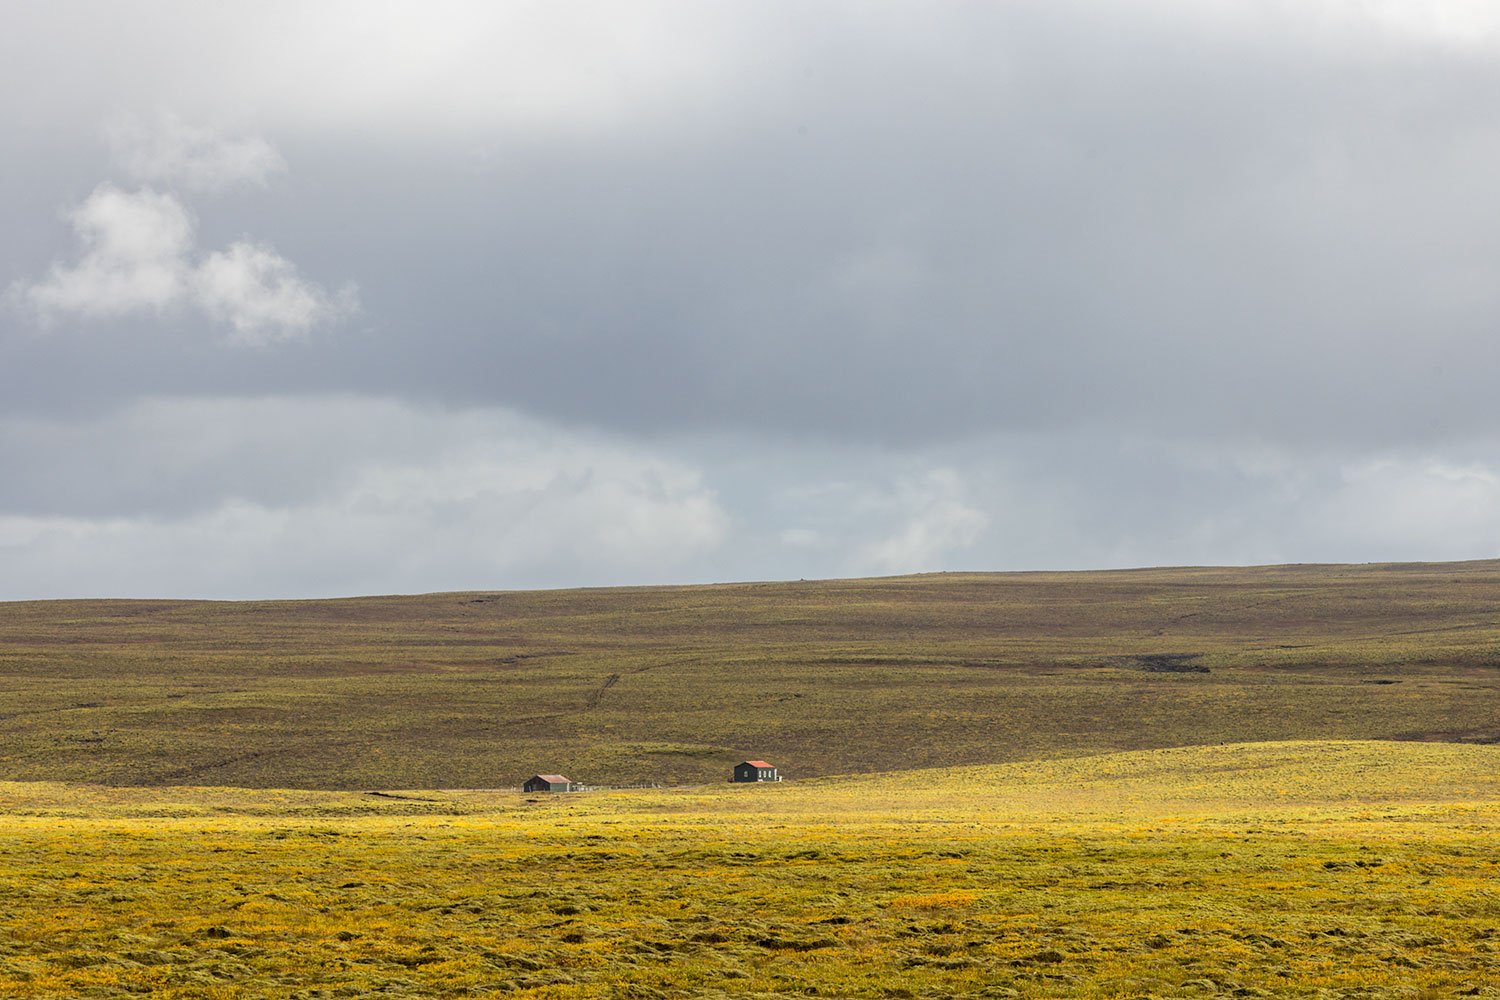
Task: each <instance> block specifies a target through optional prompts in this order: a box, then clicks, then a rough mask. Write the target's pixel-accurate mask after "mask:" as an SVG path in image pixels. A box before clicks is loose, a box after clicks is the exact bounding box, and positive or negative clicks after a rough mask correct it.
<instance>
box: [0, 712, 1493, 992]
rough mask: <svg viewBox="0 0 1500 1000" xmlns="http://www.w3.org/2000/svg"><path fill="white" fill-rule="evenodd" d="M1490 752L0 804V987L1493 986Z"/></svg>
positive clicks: (87, 791) (1363, 752)
mask: <svg viewBox="0 0 1500 1000" xmlns="http://www.w3.org/2000/svg"><path fill="white" fill-rule="evenodd" d="M1497 775H1500V749H1497V748H1491V747H1479V746H1466V747H1461V746H1446V745H1431V744H1390V743H1353V742H1342V743H1328V742H1324V743H1320V742H1300V743H1281V744H1261V745H1233V746H1222V747H1202V748H1187V749H1177V750H1158V751H1143V752H1136V753H1126V754H1117V755H1109V756H1103V757H1092V758H1071V759H1068V760H1062V761H1050V762H1026V763H1016V764H1009V765H999V766H990V767H967V768H957V769H941V770H933V771H916V772H910V773H907V774H900V775H895V774H888V775H865V776H855V777H849V778H829V779H822V780H815V781H807V782H798V783H785V784H782V785H780V786H763V787H749V786H746V787H729V786H717V787H714V788H712V789H668V790H662V791H646V792H617V793H585V794H576V795H560V796H525V795H522V794H520V793H515V792H477V791H471V792H410V793H405V794H406V796H407V797H405V798H385V797H377V796H370V795H362V794H359V793H352V792H313V791H276V790H252V789H198V788H165V789H140V788H136V789H120V788H106V787H100V786H68V785H56V784H26V783H12V784H6V785H0V995H3V996H7V997H50V996H77V997H120V996H128V995H139V994H142V993H148V992H149V993H150V994H151V995H153V996H160V997H222V998H227V997H246V996H256V997H358V996H367V995H394V996H483V995H516V996H523V997H526V996H529V997H551V998H593V997H681V996H732V997H762V998H764V997H791V996H799V997H800V996H819V995H821V996H853V997H870V998H875V997H890V996H895V997H1027V998H1043V997H1060V996H1067V997H1097V998H1104V997H1110V998H1124V997H1144V996H1150V997H1159V998H1168V997H1224V998H1228V997H1253V996H1287V997H1293V996H1295V997H1320V998H1350V1000H1352V998H1356V997H1361V998H1363V997H1385V996H1408V997H1451V996H1458V995H1487V996H1494V995H1497V992H1500V991H1497V990H1496V989H1495V986H1494V983H1495V982H1496V979H1495V977H1496V974H1497V973H1500V962H1497V952H1496V951H1495V950H1494V949H1495V948H1496V947H1497V946H1500V945H1497V942H1500V934H1497V931H1496V929H1495V923H1496V918H1497V917H1500V859H1497V856H1496V852H1495V850H1494V846H1495V843H1496V835H1497V833H1500V798H1497V793H1500V777H1497Z"/></svg>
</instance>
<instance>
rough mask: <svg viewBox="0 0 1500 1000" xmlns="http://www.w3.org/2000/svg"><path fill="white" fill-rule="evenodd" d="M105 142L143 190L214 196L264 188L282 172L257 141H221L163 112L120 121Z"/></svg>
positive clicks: (272, 151)
mask: <svg viewBox="0 0 1500 1000" xmlns="http://www.w3.org/2000/svg"><path fill="white" fill-rule="evenodd" d="M105 138H106V139H107V141H108V142H109V147H110V153H111V155H112V157H113V159H114V161H115V163H116V165H118V166H119V167H120V168H121V169H122V170H124V171H125V172H126V173H128V174H129V175H130V176H131V177H133V178H135V179H136V180H138V181H142V182H145V183H147V184H165V185H168V186H179V187H182V188H186V189H187V190H190V191H201V192H207V193H215V192H219V191H223V190H225V189H227V188H231V187H235V186H237V185H242V184H246V185H252V186H257V187H264V186H265V184H266V180H267V178H268V177H269V176H270V175H271V174H274V173H280V172H282V171H285V170H286V161H285V160H284V159H282V157H281V154H280V153H279V152H277V151H276V148H275V147H274V146H272V145H271V144H270V143H269V142H267V141H266V140H265V139H263V138H261V137H260V136H254V135H252V136H239V137H229V136H224V135H221V134H220V133H218V132H216V131H215V130H213V129H211V128H206V127H203V126H197V125H190V124H188V123H187V122H184V121H183V120H182V119H181V118H178V117H177V116H176V115H174V114H172V113H171V112H168V111H161V112H158V113H157V115H156V116H155V118H154V120H151V121H147V120H146V119H143V118H141V117H139V116H136V115H121V116H119V117H117V118H115V119H114V120H113V121H111V122H110V123H109V125H108V126H106V128H105Z"/></svg>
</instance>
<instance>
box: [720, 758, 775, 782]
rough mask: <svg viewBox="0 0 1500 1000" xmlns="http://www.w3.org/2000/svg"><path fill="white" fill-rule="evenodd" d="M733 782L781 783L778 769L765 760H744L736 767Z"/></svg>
mask: <svg viewBox="0 0 1500 1000" xmlns="http://www.w3.org/2000/svg"><path fill="white" fill-rule="evenodd" d="M730 780H731V781H780V780H781V777H780V776H779V775H778V774H777V773H776V768H774V767H772V766H771V765H770V764H767V763H766V762H765V761H763V760H742V761H740V762H739V763H738V764H736V765H734V777H733V778H731V779H730Z"/></svg>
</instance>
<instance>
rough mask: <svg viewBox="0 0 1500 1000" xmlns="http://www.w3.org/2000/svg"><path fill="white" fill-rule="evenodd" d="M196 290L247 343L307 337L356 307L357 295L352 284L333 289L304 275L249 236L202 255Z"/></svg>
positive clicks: (213, 313)
mask: <svg viewBox="0 0 1500 1000" xmlns="http://www.w3.org/2000/svg"><path fill="white" fill-rule="evenodd" d="M193 294H194V296H195V297H196V301H197V303H198V305H199V306H200V307H202V309H203V311H204V312H206V313H207V314H208V315H209V316H210V317H211V318H212V319H214V320H215V321H217V322H219V323H222V324H225V325H227V326H229V327H231V328H232V329H233V330H234V339H236V340H238V341H240V342H242V343H247V344H264V343H269V342H271V341H276V340H289V339H292V338H296V337H302V336H306V335H307V334H308V333H309V332H310V331H311V330H313V329H314V328H315V327H319V326H324V325H327V324H330V323H332V322H334V321H336V320H339V319H342V318H343V317H345V316H348V315H349V314H351V313H352V312H354V311H355V309H356V308H357V306H358V298H359V297H358V292H357V291H356V289H355V287H354V285H352V284H346V285H345V286H344V287H343V288H341V289H340V290H339V291H338V292H336V293H330V292H328V291H327V290H326V289H324V288H323V287H322V286H320V285H317V284H315V283H313V282H310V281H306V280H304V279H303V278H301V277H300V276H299V275H298V274H297V268H296V265H294V264H293V263H292V262H291V261H289V260H287V259H286V258H285V257H282V256H281V255H279V254H278V253H276V251H275V250H274V249H272V248H271V247H270V246H269V245H267V244H264V243H251V242H248V241H245V240H240V241H238V242H236V243H232V244H230V246H229V248H228V249H227V250H220V251H216V252H214V253H211V254H209V255H208V256H207V257H205V258H204V259H203V261H202V263H200V264H199V265H198V268H197V270H196V271H194V272H193Z"/></svg>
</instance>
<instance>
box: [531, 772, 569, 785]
mask: <svg viewBox="0 0 1500 1000" xmlns="http://www.w3.org/2000/svg"><path fill="white" fill-rule="evenodd" d="M536 777H538V778H541V779H542V780H543V781H550V782H552V783H553V784H556V783H557V782H559V781H561V782H563V783H564V784H568V785H571V784H572V783H573V782H572V780H571V779H569V778H565V777H563V776H562V775H560V774H538V775H536Z"/></svg>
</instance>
